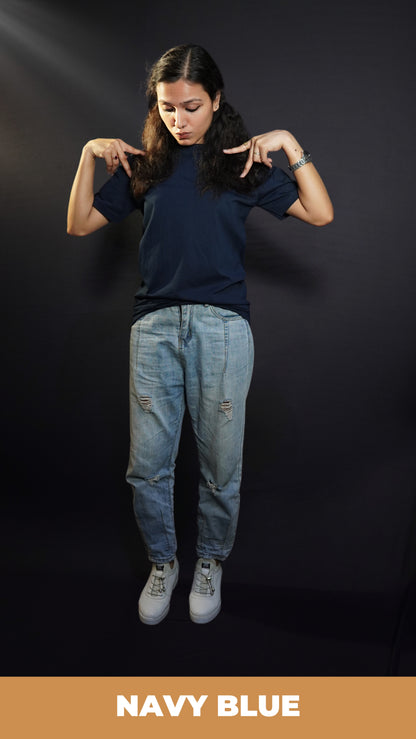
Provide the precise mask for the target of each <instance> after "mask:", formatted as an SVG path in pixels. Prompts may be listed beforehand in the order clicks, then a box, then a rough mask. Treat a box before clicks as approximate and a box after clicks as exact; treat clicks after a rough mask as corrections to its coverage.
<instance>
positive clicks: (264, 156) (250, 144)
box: [223, 129, 302, 177]
mask: <svg viewBox="0 0 416 739" xmlns="http://www.w3.org/2000/svg"><path fill="white" fill-rule="evenodd" d="M280 149H284V151H285V153H286V154H287V155H288V157H289V150H290V152H291V153H292V157H294V161H296V156H297V155H298V156H297V159H299V158H300V156H301V152H302V147H301V146H300V144H299V143H298V142H297V141H296V139H295V137H294V136H292V134H291V133H289V131H281V130H279V129H277V130H276V131H269V132H268V133H262V134H260V135H259V136H253V137H252V138H251V139H249V140H248V141H245V142H244V144H241V145H240V146H234V148H232V149H223V151H224V154H239V153H240V152H243V151H248V157H247V161H246V166H245V167H244V169H243V171H242V173H241V175H240V177H245V176H246V174H247V172H249V171H250V169H251V167H252V164H253V162H258V163H262V164H265V165H266V166H267V167H271V166H272V160H271V159H270V157H269V152H270V151H280Z"/></svg>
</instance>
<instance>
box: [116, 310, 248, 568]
mask: <svg viewBox="0 0 416 739" xmlns="http://www.w3.org/2000/svg"><path fill="white" fill-rule="evenodd" d="M253 357H254V350H253V338H252V334H251V330H250V326H249V324H248V322H247V321H246V320H245V319H244V318H242V317H241V316H239V315H238V314H237V313H234V312H232V311H230V310H226V309H223V308H216V307H214V306H210V305H182V306H174V307H171V308H162V309H160V310H156V311H154V312H152V313H148V314H147V315H145V316H144V317H143V318H140V319H138V320H137V321H136V323H135V324H134V325H133V327H132V329H131V341H130V434H131V444H130V459H129V466H128V470H127V481H128V482H129V483H130V485H131V486H132V489H133V506H134V512H135V516H136V520H137V524H138V527H139V530H140V532H141V534H142V537H143V541H144V544H145V547H146V550H147V553H148V556H149V559H150V560H151V562H155V563H156V564H162V563H164V562H169V561H170V560H172V559H173V558H174V556H175V553H176V534H175V523H174V513H173V505H174V503H173V489H174V469H175V460H176V456H177V452H178V446H179V438H180V433H181V427H182V420H183V415H184V411H185V404H186V405H187V407H188V410H189V414H190V417H191V421H192V427H193V431H194V434H195V438H196V443H197V448H198V456H199V466H200V482H199V503H198V539H197V556H198V557H209V558H215V559H218V560H224V559H225V558H226V557H227V556H228V554H229V553H230V551H231V548H232V546H233V543H234V538H235V532H236V527H237V519H238V511H239V504H240V483H241V470H242V451H243V437H244V419H245V403H246V397H247V393H248V389H249V386H250V381H251V375H252V370H253Z"/></svg>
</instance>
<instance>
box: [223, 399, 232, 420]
mask: <svg viewBox="0 0 416 739" xmlns="http://www.w3.org/2000/svg"><path fill="white" fill-rule="evenodd" d="M220 411H222V412H223V413H225V415H226V418H227V420H228V421H231V420H232V417H233V403H232V401H231V400H223V401H222V403H220Z"/></svg>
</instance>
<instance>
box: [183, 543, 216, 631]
mask: <svg viewBox="0 0 416 739" xmlns="http://www.w3.org/2000/svg"><path fill="white" fill-rule="evenodd" d="M221 577H222V567H221V565H220V564H217V563H216V561H215V559H204V558H203V557H200V558H199V559H198V561H197V563H196V566H195V573H194V579H193V582H192V588H191V592H190V594H189V615H190V617H191V621H193V622H194V623H196V624H207V623H208V621H212V619H213V618H215V616H218V614H219V612H220V610H221Z"/></svg>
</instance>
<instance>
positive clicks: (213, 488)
mask: <svg viewBox="0 0 416 739" xmlns="http://www.w3.org/2000/svg"><path fill="white" fill-rule="evenodd" d="M207 485H208V487H209V489H210V490H212V492H213V493H215V491H216V490H218V485H216V484H215V482H212V480H208V482H207Z"/></svg>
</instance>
